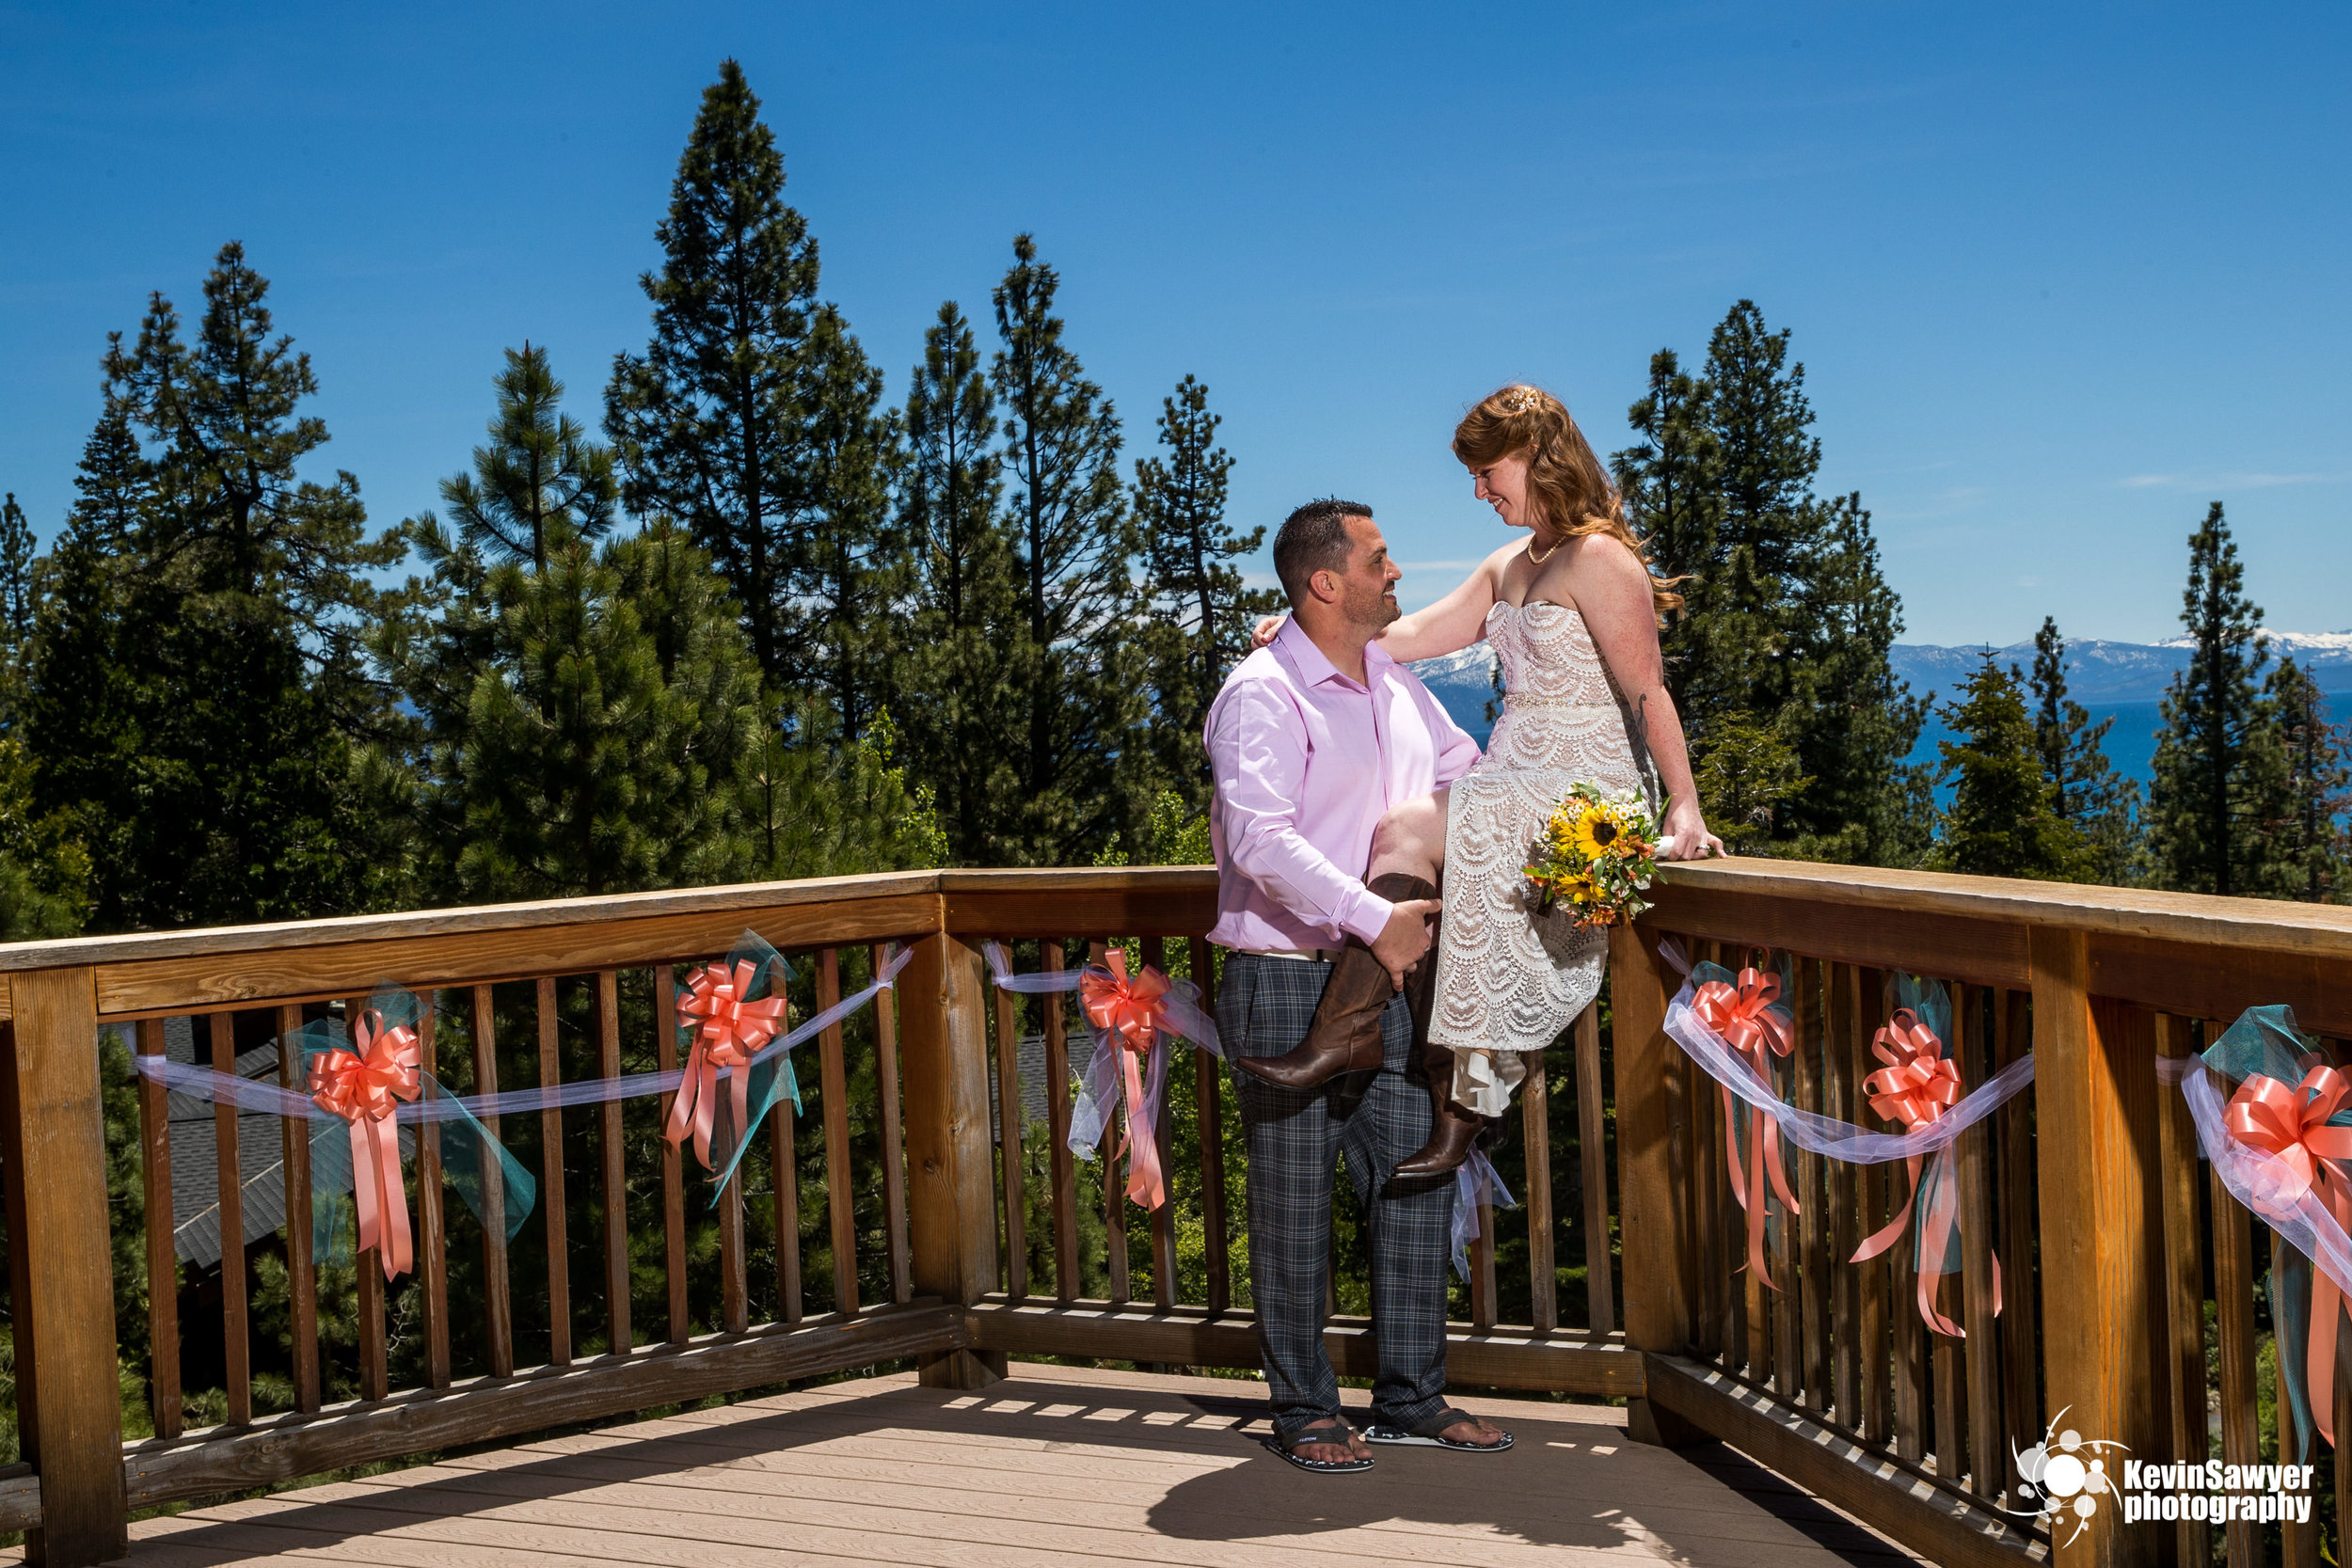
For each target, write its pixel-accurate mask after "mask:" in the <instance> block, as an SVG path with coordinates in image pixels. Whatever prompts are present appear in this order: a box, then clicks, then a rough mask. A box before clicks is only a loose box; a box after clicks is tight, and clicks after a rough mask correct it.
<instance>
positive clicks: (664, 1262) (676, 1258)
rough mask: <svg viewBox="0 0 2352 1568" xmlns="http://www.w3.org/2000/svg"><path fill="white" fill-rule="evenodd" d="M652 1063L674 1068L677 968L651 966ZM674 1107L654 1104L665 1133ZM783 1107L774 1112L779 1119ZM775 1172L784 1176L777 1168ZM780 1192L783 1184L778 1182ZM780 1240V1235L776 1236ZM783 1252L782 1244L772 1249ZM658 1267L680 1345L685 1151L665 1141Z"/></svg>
mask: <svg viewBox="0 0 2352 1568" xmlns="http://www.w3.org/2000/svg"><path fill="white" fill-rule="evenodd" d="M653 1060H654V1066H656V1067H657V1068H660V1069H661V1070H662V1071H663V1072H675V1071H677V1069H678V1062H677V967H676V966H675V964H656V965H654V966H653ZM676 1103H677V1092H676V1091H675V1090H672V1091H670V1092H669V1093H667V1094H664V1095H662V1096H661V1097H660V1099H659V1100H657V1101H655V1111H656V1114H657V1115H659V1116H660V1118H661V1125H662V1126H663V1127H664V1128H665V1129H666V1128H667V1127H668V1126H669V1125H670V1112H671V1111H672V1109H673V1108H674V1107H675V1105H676ZM786 1114H787V1107H785V1106H782V1105H779V1106H777V1107H776V1115H778V1116H779V1117H782V1116H785V1115H786ZM777 1168H778V1170H779V1171H781V1170H782V1168H783V1167H782V1166H781V1165H779V1166H778V1167H777ZM777 1185H778V1186H779V1187H782V1186H783V1185H784V1180H783V1178H782V1177H781V1176H779V1177H778V1179H777ZM779 1238H781V1232H779ZM776 1244H777V1245H778V1246H779V1247H781V1246H782V1245H783V1244H784V1243H783V1242H782V1240H781V1239H779V1240H778V1242H777V1243H776ZM661 1267H662V1273H663V1275H665V1276H666V1277H667V1280H668V1284H669V1288H670V1289H669V1302H668V1306H669V1328H670V1338H669V1342H670V1343H671V1344H674V1345H682V1344H684V1343H686V1341H687V1340H688V1339H689V1338H691V1337H692V1335H693V1328H692V1323H693V1318H692V1314H691V1312H690V1311H689V1309H688V1307H687V1301H686V1166H685V1149H684V1148H683V1147H682V1146H680V1145H678V1144H674V1143H672V1142H671V1141H670V1140H669V1139H668V1138H666V1137H664V1138H663V1139H662V1140H661Z"/></svg>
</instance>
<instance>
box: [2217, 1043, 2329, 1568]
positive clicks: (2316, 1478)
mask: <svg viewBox="0 0 2352 1568" xmlns="http://www.w3.org/2000/svg"><path fill="white" fill-rule="evenodd" d="M2339 1059H2341V1053H2339ZM2346 1367H2352V1334H2347V1333H2345V1332H2344V1314H2342V1313H2340V1312H2339V1313H2338V1314H2336V1368H2337V1371H2336V1435H2337V1436H2339V1437H2341V1436H2343V1435H2344V1433H2347V1432H2352V1377H2346V1376H2345V1375H2344V1368H2346ZM2200 1435H2202V1433H2200ZM2328 1469H2329V1470H2331V1471H2332V1472H2333V1473H2334V1481H2335V1497H2336V1561H2337V1562H2338V1563H2339V1564H2341V1563H2342V1562H2343V1561H2344V1545H2345V1539H2346V1536H2347V1535H2352V1529H2347V1528H2346V1526H2347V1521H2352V1463H2346V1462H2345V1461H2344V1459H2342V1458H2341V1457H2339V1455H2338V1453H2337V1451H2336V1450H2335V1449H2329V1450H2328ZM2312 1481H2313V1482H2314V1486H2313V1488H2312V1489H2313V1491H2314V1492H2316V1491H2317V1486H2316V1484H2315V1483H2316V1482H2317V1481H2318V1477H2316V1476H2314V1477H2312ZM2312 1506H2313V1507H2314V1508H2315V1507H2317V1506H2318V1504H2317V1503H2316V1502H2314V1503H2313V1504H2312ZM2198 1534H2199V1535H2200V1537H2203V1536H2204V1534H2205V1531H2204V1529H2203V1528H2202V1527H2200V1528H2199V1531H2198ZM2210 1545H2211V1542H2210V1541H2201V1544H2200V1547H2199V1552H2200V1555H2198V1556H2195V1557H2189V1556H2186V1555H2184V1556H2183V1558H2182V1562H2183V1563H2184V1564H2189V1563H2199V1564H2201V1563H2203V1562H2205V1561H2206V1560H2207V1558H2208V1556H2209V1555H2210V1553H2209V1551H2208V1550H2207V1548H2209V1547H2210Z"/></svg>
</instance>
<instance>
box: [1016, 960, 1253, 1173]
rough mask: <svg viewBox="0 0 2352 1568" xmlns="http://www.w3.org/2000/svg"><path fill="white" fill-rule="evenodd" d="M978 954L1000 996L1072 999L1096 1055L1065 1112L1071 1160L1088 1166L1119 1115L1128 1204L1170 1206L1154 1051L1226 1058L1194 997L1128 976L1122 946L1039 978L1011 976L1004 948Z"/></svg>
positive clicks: (1161, 982)
mask: <svg viewBox="0 0 2352 1568" xmlns="http://www.w3.org/2000/svg"><path fill="white" fill-rule="evenodd" d="M980 950H981V952H982V953H983V954H984V955H985V956H986V958H987V959H988V967H989V970H990V972H991V974H993V976H994V979H995V983H996V985H997V986H998V988H1000V989H1001V990H1009V991H1015V992H1018V993H1021V994H1024V995H1029V996H1042V995H1050V994H1052V993H1054V992H1057V991H1066V990H1074V991H1076V992H1078V993H1079V1005H1080V1011H1081V1012H1082V1014H1083V1016H1084V1017H1085V1019H1086V1022H1087V1028H1088V1031H1089V1033H1091V1034H1092V1035H1093V1037H1094V1054H1093V1056H1092V1058H1091V1059H1090V1060H1089V1062H1088V1064H1087V1069H1086V1072H1085V1074H1084V1075H1083V1077H1082V1078H1081V1080H1080V1086H1079V1092H1078V1098H1077V1101H1076V1103H1074V1104H1073V1105H1072V1107H1071V1109H1070V1149H1071V1152H1073V1154H1076V1155H1078V1156H1079V1157H1080V1158H1081V1159H1089V1160H1090V1159H1092V1158H1093V1157H1094V1155H1095V1153H1096V1151H1097V1150H1098V1149H1100V1148H1102V1145H1103V1139H1104V1134H1105V1132H1107V1131H1108V1129H1109V1128H1110V1126H1111V1118H1112V1116H1113V1115H1114V1114H1115V1113H1118V1112H1123V1113H1124V1118H1123V1121H1122V1123H1121V1126H1122V1128H1123V1132H1122V1133H1121V1135H1120V1140H1119V1142H1118V1143H1117V1144H1116V1145H1115V1146H1114V1147H1113V1148H1112V1149H1111V1152H1110V1155H1109V1158H1111V1159H1113V1160H1116V1159H1118V1158H1119V1156H1120V1154H1121V1153H1124V1154H1125V1155H1126V1156H1127V1196H1128V1197H1129V1198H1130V1199H1132V1200H1133V1201H1135V1202H1136V1203H1138V1204H1140V1205H1142V1206H1143V1207H1144V1208H1146V1209H1157V1208H1159V1207H1160V1206H1161V1205H1162V1204H1164V1203H1166V1202H1167V1201H1168V1178H1167V1175H1166V1171H1165V1167H1164V1165H1163V1163H1162V1160H1161V1156H1160V1147H1159V1122H1160V1105H1161V1102H1162V1100H1163V1099H1164V1096H1165V1091H1166V1088H1167V1085H1168V1053H1167V1052H1166V1051H1161V1050H1155V1049H1154V1046H1155V1044H1156V1043H1157V1042H1158V1041H1159V1040H1160V1039H1162V1038H1163V1037H1169V1036H1174V1037H1181V1038H1184V1039H1187V1040H1190V1041H1191V1042H1192V1043H1193V1044H1194V1045H1196V1046H1198V1047H1199V1048H1200V1049H1201V1050H1203V1051H1205V1052H1207V1053H1209V1054H1211V1055H1213V1056H1222V1055H1224V1054H1225V1046H1224V1042H1223V1041H1222V1040H1220V1039H1219V1038H1218V1037H1217V1032H1216V1022H1215V1021H1214V1020H1212V1019H1211V1018H1210V1017H1209V1015H1208V1012H1207V1010H1206V1009H1205V1008H1203V1007H1202V1006H1200V990H1199V989H1198V988H1197V987H1195V986H1194V985H1193V984H1192V982H1191V981H1189V980H1171V979H1169V978H1168V976H1167V975H1165V974H1161V973H1160V972H1159V971H1158V970H1157V969H1154V968H1152V967H1150V966H1146V967H1145V969H1144V971H1143V973H1142V974H1139V975H1135V976H1132V977H1131V976H1130V975H1129V974H1128V973H1127V954H1126V950H1125V949H1124V948H1121V947H1112V948H1111V949H1110V950H1109V951H1108V952H1107V953H1106V954H1105V955H1104V962H1103V963H1101V964H1088V965H1086V966H1085V967H1084V968H1081V969H1069V970H1047V971H1045V972H1044V973H1042V974H1014V973H1013V972H1012V958H1011V955H1010V954H1009V953H1008V952H1007V951H1006V949H1005V946H1004V944H1003V943H1002V942H985V943H983V944H982V945H981V949H980Z"/></svg>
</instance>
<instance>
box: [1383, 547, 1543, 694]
mask: <svg viewBox="0 0 2352 1568" xmlns="http://www.w3.org/2000/svg"><path fill="white" fill-rule="evenodd" d="M1516 548H1518V546H1517V544H1516V543H1514V544H1511V545H1506V546H1503V547H1502V549H1500V550H1497V551H1496V552H1495V553H1494V554H1493V555H1490V556H1488V557H1487V558H1486V560H1484V561H1482V562H1479V563H1478V565H1477V567H1476V569H1474V570H1473V571H1472V572H1471V573H1470V577H1469V578H1468V579H1467V580H1465V581H1464V582H1463V584H1462V586H1461V587H1459V588H1456V589H1455V590H1454V592H1453V593H1451V594H1447V595H1446V596H1445V597H1444V598H1442V599H1439V600H1438V602H1437V603H1436V604H1433V605H1427V606H1424V607H1422V609H1420V610H1414V611H1413V612H1412V613H1411V614H1410V615H1406V616H1401V617H1399V618H1398V619H1396V620H1394V621H1391V622H1390V623H1389V626H1388V628H1387V629H1386V630H1384V631H1383V632H1381V634H1380V647H1381V651H1382V652H1384V653H1386V654H1387V655H1388V656H1389V657H1391V658H1393V659H1396V660H1398V661H1400V662H1402V663H1406V664H1409V663H1411V662H1412V661H1413V660H1414V659H1417V658H1436V657H1438V655H1440V654H1450V653H1454V652H1455V651H1456V650H1458V649H1462V648H1467V647H1469V646H1470V644H1471V643H1473V642H1475V641H1478V640H1479V639H1480V638H1482V637H1484V636H1486V612H1487V611H1488V610H1492V609H1494V607H1495V583H1496V581H1497V580H1498V579H1499V578H1500V577H1501V573H1502V567H1501V564H1500V562H1501V561H1502V557H1504V556H1506V555H1509V554H1510V553H1511V552H1512V551H1513V550H1514V549H1516Z"/></svg>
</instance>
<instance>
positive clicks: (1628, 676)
mask: <svg viewBox="0 0 2352 1568" xmlns="http://www.w3.org/2000/svg"><path fill="white" fill-rule="evenodd" d="M1572 569H1573V573H1574V576H1573V577H1572V578H1571V579H1570V580H1571V586H1572V588H1573V589H1574V591H1575V598H1576V608H1577V609H1578V610H1580V611H1581V612H1582V614H1583V617H1584V626H1585V629H1586V630H1588V631H1590V632H1591V633H1592V634H1593V645H1594V646H1595V647H1597V648H1598V649H1599V650H1600V657H1601V658H1602V660H1603V661H1604V662H1606V663H1607V664H1608V666H1609V673H1610V674H1612V675H1613V676H1615V677H1616V682H1617V689H1618V690H1620V691H1622V692H1624V693H1625V700H1626V703H1627V705H1629V707H1630V708H1631V709H1632V711H1633V722H1634V725H1635V727H1636V728H1637V730H1638V731H1639V732H1640V737H1641V739H1642V740H1643V741H1644V742H1645V744H1646V745H1647V746H1648V748H1649V754H1650V757H1651V760H1652V761H1653V762H1655V763H1656V764H1657V768H1658V782H1659V783H1660V784H1661V785H1663V786H1664V788H1665V791H1666V814H1665V824H1664V826H1665V842H1663V843H1661V845H1660V846H1659V852H1658V858H1659V859H1661V860H1701V859H1704V858H1705V857H1707V856H1708V855H1710V854H1715V855H1720V854H1722V853H1724V842H1723V840H1722V839H1719V838H1717V837H1716V836H1715V835H1714V834H1713V833H1710V832H1708V831H1707V820H1706V817H1705V816H1704V815H1703V814H1702V813H1701V812H1700V810H1699V793H1698V787H1697V785H1696V784H1694V783H1693V782H1692V778H1691V752H1690V748H1689V746H1688V745H1687V744H1686V743H1685V742H1684V740H1683V736H1682V719H1681V716H1680V715H1679V714H1677V712H1676V711H1675V700H1674V697H1673V695H1672V694H1671V693H1669V692H1668V691H1667V689H1666V660H1665V657H1664V655H1662V654H1661V653H1660V652H1659V648H1658V613H1657V610H1656V609H1655V608H1654V603H1653V601H1652V599H1651V597H1650V580H1649V573H1648V572H1647V571H1645V570H1644V568H1643V566H1642V562H1641V560H1640V559H1639V558H1638V557H1636V556H1635V555H1634V553H1633V552H1632V551H1631V550H1629V549H1627V548H1626V547H1625V546H1623V545H1621V544H1619V543H1618V542H1617V541H1616V540H1614V539H1612V538H1610V537H1609V536H1608V535H1606V534H1588V535H1586V536H1585V537H1584V538H1582V539H1580V540H1578V541H1577V554H1576V560H1575V562H1574V564H1573V568H1572Z"/></svg>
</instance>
